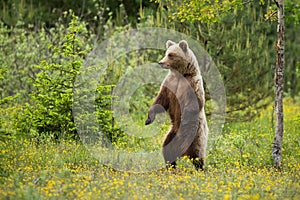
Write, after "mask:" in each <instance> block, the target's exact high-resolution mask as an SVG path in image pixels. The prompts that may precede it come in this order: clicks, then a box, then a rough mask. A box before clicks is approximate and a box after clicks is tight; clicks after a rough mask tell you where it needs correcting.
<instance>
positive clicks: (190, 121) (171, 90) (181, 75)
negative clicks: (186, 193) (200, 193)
mask: <svg viewBox="0 0 300 200" xmlns="http://www.w3.org/2000/svg"><path fill="white" fill-rule="evenodd" d="M174 44H175V43H173V42H171V41H170V42H169V41H168V42H167V48H168V50H169V49H170V48H169V47H171V46H172V45H174ZM178 46H179V47H180V48H181V49H182V52H183V53H182V52H179V53H177V52H176V51H178V50H172V49H171V50H169V51H168V50H167V53H166V56H165V57H164V58H163V59H162V60H161V61H160V62H159V64H160V65H161V66H162V67H163V68H167V69H169V70H170V72H169V74H168V76H167V77H166V78H165V80H164V82H163V83H162V86H161V89H160V92H159V94H158V95H157V96H156V98H155V100H154V102H153V104H152V106H151V107H150V109H149V112H148V118H147V120H146V122H145V124H146V125H148V124H151V123H152V122H153V121H154V119H155V115H156V114H158V113H161V112H164V111H167V112H168V114H169V116H170V119H171V124H172V126H171V129H170V131H169V133H168V134H167V136H166V138H165V141H164V143H163V155H164V158H165V161H166V163H167V164H171V165H173V166H175V165H176V159H177V158H179V157H181V156H183V155H186V156H189V157H190V158H191V159H192V161H193V164H194V165H195V167H196V168H197V169H203V165H204V156H203V155H205V152H200V151H205V150H201V148H199V145H200V146H201V140H203V139H202V138H201V137H202V136H201V134H202V133H201V132H203V130H202V129H205V128H203V126H201V120H202V117H201V114H202V113H204V112H203V111H202V109H203V108H204V92H203V91H200V89H201V88H200V89H199V78H198V76H199V71H198V69H197V67H198V66H197V61H196V60H195V58H194V57H193V58H192V59H191V60H188V59H185V58H183V56H184V55H185V54H188V53H190V52H188V50H189V49H188V46H187V43H186V42H184V43H179V45H178ZM177 49H178V47H177ZM182 55H183V56H182ZM192 55H193V54H192ZM186 57H189V55H187V56H186ZM201 81H202V80H201ZM204 120H205V124H206V119H205V116H204ZM205 134H206V133H205ZM205 139H206V135H205ZM199 141H200V142H199ZM202 146H204V145H202ZM199 149H200V150H199ZM202 149H203V148H202Z"/></svg>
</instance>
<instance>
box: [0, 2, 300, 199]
mask: <svg viewBox="0 0 300 200" xmlns="http://www.w3.org/2000/svg"><path fill="white" fill-rule="evenodd" d="M184 2H186V1H184ZM180 5H181V1H168V0H166V1H158V2H155V1H146V0H144V1H142V0H133V1H131V0H119V1H117V0H116V1H106V0H99V1H97V0H66V1H59V0H57V1H44V0H31V1H27V0H4V1H2V2H1V4H0V46H1V52H0V65H1V68H0V106H1V107H0V114H1V116H0V141H1V143H2V144H3V145H2V147H1V149H2V154H1V159H2V161H3V162H2V163H1V165H0V173H1V177H2V179H1V181H4V180H9V178H11V177H14V175H13V174H14V172H15V171H16V169H17V168H18V167H19V166H21V164H20V163H19V162H17V161H12V160H13V157H14V156H13V155H14V154H9V153H8V152H7V149H11V147H13V146H18V145H20V144H19V142H18V141H25V142H22V143H24V145H26V144H27V142H29V145H28V146H26V147H30V144H32V142H33V143H34V144H35V145H50V146H49V148H50V149H51V148H52V146H51V145H57V144H60V143H65V142H66V141H69V142H70V143H72V142H75V143H76V145H78V143H80V140H79V137H78V133H77V130H76V127H75V124H74V119H73V115H72V105H73V99H72V97H73V86H74V85H73V83H74V80H75V78H76V75H77V73H78V70H79V68H80V67H81V66H82V64H83V63H84V60H85V58H86V56H87V55H88V54H89V53H90V52H91V51H92V49H93V48H94V47H95V45H96V44H97V43H101V42H102V41H104V40H106V39H108V38H110V37H112V36H113V35H116V34H118V33H121V32H123V31H126V30H130V29H132V28H137V29H138V28H142V27H161V28H167V29H170V30H176V31H178V32H181V33H184V34H186V35H188V36H190V37H192V38H194V39H196V40H197V41H199V42H200V43H201V44H202V45H203V48H204V49H205V50H206V51H207V52H208V53H209V55H210V56H211V57H212V59H213V61H214V62H215V64H216V66H217V68H218V70H219V71H220V74H221V76H222V80H223V82H224V86H225V89H226V98H227V105H226V106H227V107H226V123H225V125H224V129H223V132H224V136H222V137H224V138H223V139H224V141H225V142H224V144H222V145H225V146H226V145H228V146H226V147H224V146H222V145H221V144H219V143H218V142H219V141H217V143H216V148H215V149H213V150H212V152H215V154H213V155H214V156H212V157H211V158H210V161H209V162H208V163H210V165H209V166H214V167H216V168H217V169H220V166H221V164H220V163H223V164H224V163H227V164H228V165H229V166H235V167H236V166H242V165H248V166H249V165H254V166H260V167H261V166H268V165H269V164H270V161H269V158H268V157H267V155H268V152H267V151H265V150H262V151H261V152H257V150H255V149H257V148H258V149H259V148H263V147H264V146H266V145H270V146H271V143H272V139H270V138H272V137H273V132H274V130H273V127H274V109H273V102H274V80H273V79H274V67H275V64H276V50H275V47H274V46H275V44H276V37H277V32H276V26H277V23H276V22H274V18H276V15H274V14H273V11H274V9H276V5H275V4H274V2H273V1H264V2H263V1H259V0H253V1H247V2H245V3H244V4H243V8H240V7H232V8H231V9H230V11H229V12H226V13H222V15H221V14H220V21H213V22H206V21H203V22H202V21H198V20H195V21H193V22H190V21H187V20H184V17H182V16H180V13H182V12H183V11H184V10H182V7H180ZM299 9H300V2H299V0H296V1H292V0H287V1H285V19H286V21H285V31H286V32H285V39H286V41H285V42H286V43H285V59H286V62H285V83H284V96H285V100H286V102H288V105H287V107H288V106H291V107H288V108H291V110H290V112H291V116H292V117H291V118H290V123H291V125H290V126H289V125H287V129H288V131H287V132H288V134H291V137H289V138H288V137H287V140H286V143H288V144H289V145H290V146H289V145H287V146H286V149H285V150H286V153H287V154H286V155H290V156H293V159H290V160H292V164H291V165H292V166H294V167H298V166H299V156H300V153H299V146H300V143H299V139H297V138H299V133H298V132H297V130H298V129H297V127H298V128H299V126H300V125H299V121H300V114H299V113H298V111H299V110H298V109H299V107H298V104H297V102H298V101H299V95H300V94H299V93H300V59H299V54H300V45H299V44H300V41H299V40H300V39H299V37H298V35H299V32H300V26H299V23H300V14H299V13H300V12H299ZM188 17H190V16H187V18H188ZM275 20H276V19H275ZM170 39H171V38H170ZM183 39H184V38H183ZM108 51H109V49H108ZM163 54H164V52H163V51H157V50H145V51H137V52H130V53H129V54H128V55H126V56H123V57H121V58H118V59H117V60H116V61H114V62H113V63H111V64H110V65H109V66H108V68H107V70H106V72H105V76H103V77H101V79H100V80H99V85H98V87H97V90H96V91H95V93H96V101H95V104H96V107H97V113H96V114H97V117H98V122H99V124H100V125H101V127H102V131H103V132H104V134H105V135H106V136H107V137H108V138H109V140H110V141H111V142H112V143H113V144H114V145H116V146H118V148H120V149H126V150H129V151H138V150H139V149H143V148H144V149H145V148H146V149H159V148H160V145H161V140H162V138H163V135H164V133H165V131H166V130H167V128H168V126H167V125H166V127H163V128H162V130H161V132H162V134H161V135H159V136H158V137H160V139H157V138H154V139H149V138H135V137H132V136H128V135H126V133H124V131H123V130H122V127H118V125H116V124H115V123H114V119H113V113H112V108H111V107H112V101H113V98H114V97H113V96H112V95H111V94H112V90H113V89H114V87H115V85H116V83H118V81H119V79H120V78H121V77H122V75H123V74H125V73H126V72H127V70H128V69H129V68H128V67H127V66H130V68H134V67H135V66H139V65H143V64H146V63H147V62H149V61H152V62H157V61H159V60H160V59H161V57H162V56H163ZM158 90H159V85H146V86H144V87H143V88H140V89H139V90H137V92H136V93H135V94H134V96H133V97H132V98H131V100H130V112H131V113H133V116H134V120H136V121H137V123H140V124H142V123H143V121H144V120H145V118H146V113H147V109H148V107H149V105H150V104H151V102H152V100H153V97H154V96H155V94H156V93H157V91H158ZM206 98H207V107H208V108H207V115H208V116H210V114H211V113H210V106H212V105H210V95H209V91H207V96H206ZM292 110H294V111H295V112H294V111H292ZM287 115H288V116H289V114H287ZM258 119H259V121H260V122H259V124H260V125H257V123H258V122H257V120H258ZM261 124H263V125H261ZM288 124H289V122H288ZM242 127H243V128H242ZM245 127H246V128H245ZM260 137H261V138H265V137H266V138H267V139H266V140H263V139H261V138H260ZM258 139H261V141H257V140H258ZM152 140H153V141H152ZM259 142H261V143H259ZM286 143H285V144H286ZM246 144H252V145H253V144H254V147H246V146H247V145H246ZM68 145H70V144H69V143H68ZM76 145H75V146H76ZM218 145H221V146H222V148H221V147H220V146H218ZM9 146H11V147H9ZM21 146H22V145H21ZM75 146H74V147H75ZM23 147H24V146H22V147H20V149H22V148H23ZM227 147H229V148H232V149H235V152H234V153H232V154H231V153H228V152H227V151H226V152H225V151H222V150H220V149H223V148H226V149H227ZM35 148H38V147H35ZM35 148H33V149H35ZM47 148H48V147H47ZM66 148H69V146H68V147H66ZM70 148H71V149H72V147H70ZM16 149H17V148H16ZM25 149H26V148H25ZM22 150H24V149H22ZM251 152H256V153H255V155H256V156H257V155H259V156H257V158H252V156H253V155H252V153H251ZM233 155H235V156H233ZM289 158H290V157H289ZM74 159H75V158H74ZM76 159H79V160H80V158H76ZM226 159H227V160H226ZM261 159H263V160H264V161H263V162H262V161H261ZM228 160H229V161H228ZM20 162H21V161H20ZM33 162H35V161H33ZM228 162H229V163H228ZM6 163H14V165H13V167H7V166H6ZM67 163H68V162H67ZM70 163H75V161H70ZM70 163H69V164H70ZM76 163H77V161H76ZM27 164H28V163H27ZM219 165H220V166H219ZM222 166H223V165H222ZM98 167H99V166H98ZM291 169H294V168H291ZM293 172H294V171H293ZM295 173H297V174H298V173H299V170H298V171H296V172H295ZM298 175H299V174H298ZM298 175H297V177H298ZM117 176H121V175H119V174H118V175H117ZM118 178H120V177H118ZM198 178H199V177H198ZM273 178H274V177H273ZM298 178H299V177H298ZM33 179H34V178H33ZM38 180H41V181H40V183H39V184H41V185H42V186H45V187H46V186H47V184H48V183H49V181H50V180H52V179H51V178H45V177H44V179H43V178H39V179H38ZM43 181H44V182H43ZM25 182H26V181H24V184H25ZM31 182H32V180H31ZM295 182H296V180H295ZM33 183H34V181H33ZM292 183H294V182H292ZM34 184H35V183H34ZM278 184H279V183H278ZM298 186H299V185H296V186H295V190H294V193H293V194H294V195H295V196H296V197H297V195H299V193H297V192H296V191H297V187H298ZM32 187H33V188H34V186H32ZM16 188H18V189H20V188H21V189H20V190H21V192H19V193H17V194H16V195H21V196H22V195H24V190H25V189H24V188H23V189H24V190H23V189H22V187H21V186H19V185H18V186H16V185H14V186H13V187H11V191H16ZM53 188H55V187H54V186H53ZM217 190H218V188H216V191H217ZM265 190H268V189H266V188H265ZM8 191H9V190H8ZM249 191H250V189H249ZM3 194H4V196H9V195H12V194H10V193H4V192H3ZM226 194H227V193H224V195H226ZM230 194H231V195H232V194H233V193H230ZM234 194H235V195H237V193H234ZM258 194H259V195H260V196H263V195H265V193H260V192H259V193H258ZM272 194H276V192H275V191H274V193H272ZM27 195H29V196H30V194H27ZM39 195H42V196H43V195H46V193H45V194H41V193H39ZM60 195H61V194H60ZM74 195H75V196H76V195H79V194H78V193H76V192H75V194H74ZM253 195H256V194H253ZM237 196H238V195H237ZM288 196H290V195H288Z"/></svg>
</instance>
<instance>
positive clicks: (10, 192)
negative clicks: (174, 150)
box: [0, 99, 300, 199]
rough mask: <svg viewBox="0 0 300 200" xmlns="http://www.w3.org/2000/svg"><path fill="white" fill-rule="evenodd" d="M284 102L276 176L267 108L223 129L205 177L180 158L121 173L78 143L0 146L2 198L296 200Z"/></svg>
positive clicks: (293, 116) (298, 145) (294, 123)
mask: <svg viewBox="0 0 300 200" xmlns="http://www.w3.org/2000/svg"><path fill="white" fill-rule="evenodd" d="M298 102H299V101H298ZM284 103H285V104H284V105H285V107H284V109H285V133H284V144H283V159H282V167H281V169H280V170H276V169H274V168H273V167H272V161H271V158H270V154H271V147H272V141H273V134H274V130H273V128H272V127H274V125H273V124H272V121H271V115H272V109H271V107H270V108H268V109H266V110H265V111H263V112H262V113H261V116H260V117H259V118H257V119H255V120H253V121H252V122H247V123H232V124H227V125H226V126H225V127H224V134H223V135H222V136H221V137H220V138H219V140H218V141H217V143H216V145H215V146H214V147H213V148H212V149H211V151H210V152H209V153H208V156H207V164H206V171H204V172H197V171H195V169H194V168H193V166H192V164H191V163H190V162H189V161H188V160H187V159H185V158H183V159H181V160H180V161H179V162H178V168H177V169H176V170H172V171H169V170H166V169H160V170H157V171H153V172H148V173H129V172H119V171H116V170H114V169H112V168H109V167H106V166H103V165H102V164H101V163H99V161H98V160H97V159H95V158H94V157H93V156H92V155H91V154H90V153H89V151H88V150H87V149H86V148H85V147H84V146H83V145H82V144H81V143H80V142H74V141H63V142H61V143H59V144H57V143H52V142H46V141H45V142H43V143H39V144H37V143H36V142H32V141H28V140H25V139H18V140H9V141H6V142H5V143H3V144H1V146H0V153H1V154H0V199H300V162H299V161H300V139H299V138H300V131H299V130H300V121H299V113H300V105H299V104H296V103H295V102H292V101H291V100H289V99H286V100H285V102H284Z"/></svg>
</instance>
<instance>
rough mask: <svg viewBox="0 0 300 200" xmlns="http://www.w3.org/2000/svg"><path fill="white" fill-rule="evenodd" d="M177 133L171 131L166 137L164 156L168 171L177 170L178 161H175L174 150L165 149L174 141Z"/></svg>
mask: <svg viewBox="0 0 300 200" xmlns="http://www.w3.org/2000/svg"><path fill="white" fill-rule="evenodd" d="M175 135H176V131H175V130H173V129H171V130H170V131H169V133H168V134H167V136H166V139H165V141H164V143H163V156H164V159H165V163H166V167H167V169H175V168H176V159H174V158H173V157H174V155H173V151H172V148H168V149H167V148H165V147H166V146H167V145H170V144H169V143H170V142H171V141H172V139H173V138H174V137H175Z"/></svg>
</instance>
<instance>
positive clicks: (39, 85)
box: [24, 15, 89, 139]
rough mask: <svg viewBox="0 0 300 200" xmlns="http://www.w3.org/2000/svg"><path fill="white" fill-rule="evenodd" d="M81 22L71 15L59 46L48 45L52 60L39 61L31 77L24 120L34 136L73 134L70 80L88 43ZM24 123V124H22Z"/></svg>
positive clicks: (73, 135) (74, 130)
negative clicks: (32, 85) (31, 85)
mask: <svg viewBox="0 0 300 200" xmlns="http://www.w3.org/2000/svg"><path fill="white" fill-rule="evenodd" d="M86 38H87V30H86V28H85V24H84V23H81V22H80V21H79V19H78V18H77V17H75V16H74V15H72V20H71V22H70V23H69V27H68V28H67V29H66V34H65V36H64V38H63V39H62V41H63V42H62V44H61V45H60V46H56V45H50V48H51V49H52V51H53V57H54V58H59V59H57V61H56V62H55V61H54V62H50V63H49V62H47V61H46V60H43V61H41V63H40V65H38V66H37V69H38V71H39V72H38V73H37V75H36V78H35V80H34V91H33V93H32V94H31V102H30V105H28V106H27V108H26V110H25V111H24V112H25V113H24V118H25V119H24V120H25V122H26V119H27V118H29V119H30V122H28V121H27V122H26V123H30V124H27V125H29V126H30V127H31V128H32V129H33V130H35V131H36V132H37V134H38V135H41V136H43V135H48V136H51V137H53V138H56V139H58V138H66V137H72V138H74V137H76V129H75V126H74V121H73V119H72V93H73V83H74V81H75V77H76V75H77V72H78V70H79V68H80V67H81V65H82V62H83V58H84V55H85V54H86V53H87V51H88V50H89V49H88V46H87V45H86V44H85V40H86ZM26 123H25V124H26Z"/></svg>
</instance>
